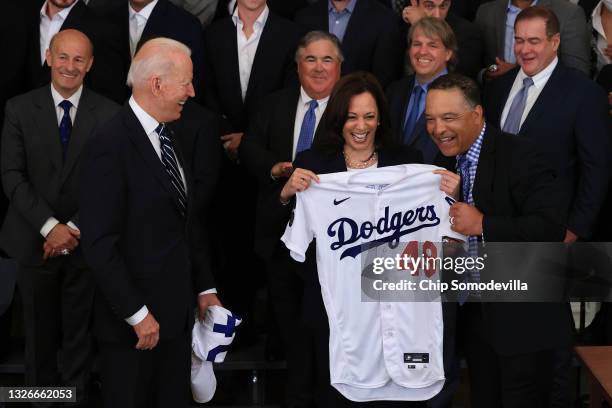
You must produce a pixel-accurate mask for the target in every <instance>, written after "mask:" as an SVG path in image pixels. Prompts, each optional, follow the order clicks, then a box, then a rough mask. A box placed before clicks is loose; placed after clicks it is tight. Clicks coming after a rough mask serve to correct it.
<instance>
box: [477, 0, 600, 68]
mask: <svg viewBox="0 0 612 408" xmlns="http://www.w3.org/2000/svg"><path fill="white" fill-rule="evenodd" d="M538 5H539V6H543V7H548V8H549V9H551V10H552V11H553V12H554V13H555V14H556V15H557V18H558V19H559V23H560V24H561V45H560V47H559V58H560V59H561V61H563V63H564V64H565V65H566V66H568V67H571V68H576V69H578V70H580V71H582V72H584V73H585V74H587V75H588V74H589V70H590V66H591V62H590V61H591V55H590V49H591V48H590V41H591V40H590V33H589V29H588V27H587V23H586V19H585V17H584V11H582V8H580V7H578V6H576V5H575V4H572V3H570V2H569V1H566V0H540V1H539V2H538ZM507 6H508V1H507V0H495V1H491V2H488V3H484V4H482V5H481V6H480V7H479V8H478V12H477V13H476V19H475V20H474V21H475V22H476V24H477V25H478V26H479V27H480V30H481V31H482V34H483V38H484V41H485V61H484V62H485V66H488V65H490V64H493V63H494V62H495V57H500V58H503V57H504V41H505V40H504V39H505V35H506V33H505V30H506V7H507Z"/></svg>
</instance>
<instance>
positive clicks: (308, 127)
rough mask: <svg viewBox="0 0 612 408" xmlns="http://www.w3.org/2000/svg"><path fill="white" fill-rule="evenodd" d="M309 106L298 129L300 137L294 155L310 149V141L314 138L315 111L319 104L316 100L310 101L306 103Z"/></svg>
mask: <svg viewBox="0 0 612 408" xmlns="http://www.w3.org/2000/svg"><path fill="white" fill-rule="evenodd" d="M308 104H309V105H310V106H309V107H308V110H307V111H306V114H304V120H303V121H302V127H301V128H300V136H299V137H298V144H297V148H296V149H295V154H298V153H299V152H301V151H303V150H308V149H310V145H312V139H313V137H314V131H315V127H316V125H317V117H316V115H315V109H317V106H319V104H318V103H317V101H316V100H314V99H313V100H311V101H310V102H308Z"/></svg>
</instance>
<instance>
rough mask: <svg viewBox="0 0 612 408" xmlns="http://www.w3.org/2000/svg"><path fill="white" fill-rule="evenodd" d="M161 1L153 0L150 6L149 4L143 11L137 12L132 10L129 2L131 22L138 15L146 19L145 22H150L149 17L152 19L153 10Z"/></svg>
mask: <svg viewBox="0 0 612 408" xmlns="http://www.w3.org/2000/svg"><path fill="white" fill-rule="evenodd" d="M158 1H159V0H153V1H152V2H150V3H149V4H147V5H146V6H144V7H143V8H142V10H140V11H136V10H134V9H133V8H132V5H131V4H130V3H129V2H128V10H129V12H130V20H131V19H132V18H134V17H135V16H136V15H137V14H138V15H140V16H142V17H144V19H145V20H148V19H149V17H151V13H152V12H153V9H154V8H155V5H156V4H157V2H158Z"/></svg>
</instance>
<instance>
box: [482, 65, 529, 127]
mask: <svg viewBox="0 0 612 408" xmlns="http://www.w3.org/2000/svg"><path fill="white" fill-rule="evenodd" d="M519 69H520V68H515V69H514V70H512V71H510V73H508V74H506V75H504V76H502V77H501V78H498V79H496V80H495V81H493V83H492V84H491V85H490V86H492V87H493V91H492V94H491V95H492V98H489V100H488V102H489V103H490V104H491V106H488V107H487V115H488V116H487V118H488V120H489V122H490V123H491V124H492V125H493V126H495V127H496V128H501V127H502V126H501V123H500V121H501V116H502V113H503V111H504V106H505V105H506V103H507V101H508V97H509V96H510V91H511V90H512V85H513V84H514V80H515V79H516V76H517V75H518V72H519ZM485 106H486V105H485Z"/></svg>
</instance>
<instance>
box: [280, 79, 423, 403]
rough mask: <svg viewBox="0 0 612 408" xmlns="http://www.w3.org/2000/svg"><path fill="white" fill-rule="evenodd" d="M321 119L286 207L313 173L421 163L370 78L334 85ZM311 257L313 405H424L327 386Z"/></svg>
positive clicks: (307, 282)
mask: <svg viewBox="0 0 612 408" xmlns="http://www.w3.org/2000/svg"><path fill="white" fill-rule="evenodd" d="M321 120H322V121H324V122H322V123H324V124H325V127H326V131H325V133H324V134H323V135H322V136H321V137H320V138H319V139H315V140H314V143H313V147H312V148H311V149H310V150H305V151H303V152H302V153H300V154H298V156H297V157H296V159H295V161H294V162H293V167H294V168H295V171H294V172H293V174H292V175H291V177H290V178H289V180H288V181H287V182H286V183H285V185H284V187H283V188H282V191H281V193H280V197H279V199H280V201H281V202H282V203H283V204H289V203H290V201H291V200H292V199H293V197H294V196H295V194H296V192H298V191H304V190H306V189H307V188H308V187H309V186H310V183H311V182H313V181H315V182H316V181H318V176H317V174H325V173H336V172H344V171H355V170H362V171H368V170H369V169H374V168H377V167H384V166H393V165H398V164H406V163H420V162H421V154H420V153H419V152H417V151H416V150H414V149H411V148H409V147H406V146H397V145H395V143H394V142H393V139H392V135H391V130H390V124H389V123H390V122H389V114H388V112H387V102H386V99H385V97H384V93H383V91H382V88H381V86H380V84H379V83H378V81H377V80H376V78H375V77H374V76H373V75H372V74H369V73H365V72H358V73H354V74H350V75H347V76H345V77H343V78H342V79H341V80H340V81H338V83H337V84H336V86H335V88H334V90H333V92H332V94H331V97H330V100H329V103H328V105H327V109H326V111H325V114H324V116H323V118H322V119H321ZM279 189H280V187H279ZM279 207H280V206H279ZM279 213H280V209H279ZM287 216H288V214H287ZM315 258H316V256H315V250H314V245H311V247H310V248H309V249H308V252H307V254H306V264H305V266H304V268H305V269H304V271H305V274H304V300H303V318H304V320H305V325H306V326H307V327H308V329H309V333H310V334H311V335H312V342H313V344H314V355H315V361H316V363H315V367H316V368H315V384H316V385H315V390H314V391H313V392H312V395H314V397H315V400H316V403H317V406H323V407H352V406H362V405H364V404H365V405H366V406H368V407H388V406H390V407H395V406H398V407H402V408H409V407H410V408H416V407H424V406H426V405H425V403H424V402H421V401H415V402H409V401H401V402H395V401H370V402H367V403H362V402H353V401H349V400H348V399H346V398H344V397H343V396H342V395H341V394H340V393H339V392H338V391H337V390H336V388H334V387H333V386H332V385H331V384H330V382H331V381H330V367H329V344H328V342H329V335H330V334H329V324H328V317H327V313H326V311H325V307H324V305H323V299H322V297H321V287H320V285H319V281H318V280H317V276H318V274H317V266H316V261H315Z"/></svg>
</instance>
